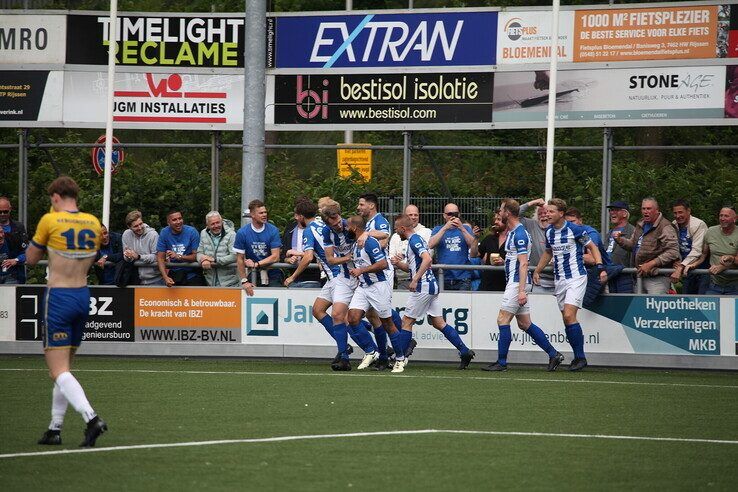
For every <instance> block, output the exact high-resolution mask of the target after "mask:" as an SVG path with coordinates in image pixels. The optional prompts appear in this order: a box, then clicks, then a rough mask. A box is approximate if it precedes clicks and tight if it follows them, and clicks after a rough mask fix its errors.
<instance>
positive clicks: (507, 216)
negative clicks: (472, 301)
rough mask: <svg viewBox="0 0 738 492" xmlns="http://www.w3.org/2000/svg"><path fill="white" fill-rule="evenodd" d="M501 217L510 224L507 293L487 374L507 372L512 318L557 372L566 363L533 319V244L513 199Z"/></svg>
mask: <svg viewBox="0 0 738 492" xmlns="http://www.w3.org/2000/svg"><path fill="white" fill-rule="evenodd" d="M500 217H501V218H502V221H503V222H505V223H506V224H507V230H508V233H507V240H506V241H505V281H506V283H507V285H506V286H505V293H504V294H503V295H502V306H500V312H499V314H498V315H497V326H498V328H499V330H500V338H499V339H498V341H497V361H496V362H493V363H492V364H490V365H489V366H487V367H483V368H482V370H484V371H506V370H507V354H508V351H509V350H510V343H512V333H511V331H510V322H511V321H512V319H513V317H515V319H516V320H517V322H518V328H520V329H521V330H523V331H525V332H526V333H528V335H530V337H531V338H532V339H533V341H535V342H536V344H537V345H538V346H539V347H541V350H543V351H544V352H546V353H547V354H548V370H549V371H555V370H556V368H557V367H558V366H559V364H561V362H563V360H564V356H563V355H561V354H560V353H559V352H558V351H557V350H556V349H555V348H554V347H553V346H552V345H551V342H549V341H548V338H546V334H545V333H543V330H541V329H540V328H539V327H538V326H536V325H535V324H533V322H531V319H530V306H528V292H529V291H530V283H529V282H528V277H529V275H528V257H529V255H530V248H531V240H530V235H529V234H528V231H526V230H525V227H524V226H523V224H521V223H520V204H519V203H518V202H517V201H515V200H513V199H512V198H506V199H505V200H503V201H502V205H501V206H500Z"/></svg>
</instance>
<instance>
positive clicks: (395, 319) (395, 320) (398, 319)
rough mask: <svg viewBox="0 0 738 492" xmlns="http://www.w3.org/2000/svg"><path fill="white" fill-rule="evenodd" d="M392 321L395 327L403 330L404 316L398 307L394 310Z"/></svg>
mask: <svg viewBox="0 0 738 492" xmlns="http://www.w3.org/2000/svg"><path fill="white" fill-rule="evenodd" d="M392 323H393V324H394V325H395V328H397V329H398V330H402V317H400V313H398V312H397V309H393V310H392Z"/></svg>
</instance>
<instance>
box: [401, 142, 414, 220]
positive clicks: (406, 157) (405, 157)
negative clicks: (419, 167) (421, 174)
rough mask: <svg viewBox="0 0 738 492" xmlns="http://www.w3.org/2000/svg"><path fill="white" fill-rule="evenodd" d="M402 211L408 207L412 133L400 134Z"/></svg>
mask: <svg viewBox="0 0 738 492" xmlns="http://www.w3.org/2000/svg"><path fill="white" fill-rule="evenodd" d="M402 136H403V138H404V140H403V147H404V149H402V210H403V211H404V210H405V207H407V206H408V205H410V164H411V159H412V148H411V145H412V138H413V136H412V132H409V131H407V132H402Z"/></svg>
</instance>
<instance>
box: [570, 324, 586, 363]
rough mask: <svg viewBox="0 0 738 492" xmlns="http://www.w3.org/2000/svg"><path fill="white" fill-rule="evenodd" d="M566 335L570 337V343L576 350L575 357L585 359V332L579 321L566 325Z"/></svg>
mask: <svg viewBox="0 0 738 492" xmlns="http://www.w3.org/2000/svg"><path fill="white" fill-rule="evenodd" d="M566 336H567V338H568V339H569V345H571V348H572V349H573V350H574V357H575V358H577V359H584V358H585V356H584V333H582V327H581V326H580V325H579V323H574V324H571V325H566Z"/></svg>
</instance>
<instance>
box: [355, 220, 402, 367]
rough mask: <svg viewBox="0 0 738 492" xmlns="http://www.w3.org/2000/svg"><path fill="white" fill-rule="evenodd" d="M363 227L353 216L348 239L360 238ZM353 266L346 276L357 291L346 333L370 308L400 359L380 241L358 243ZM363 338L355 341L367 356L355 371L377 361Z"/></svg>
mask: <svg viewBox="0 0 738 492" xmlns="http://www.w3.org/2000/svg"><path fill="white" fill-rule="evenodd" d="M365 226H366V220H365V219H364V217H362V216H361V215H355V216H353V217H351V218H350V219H349V220H348V230H349V233H350V234H351V235H354V236H356V235H359V234H361V233H362V232H363V231H364V228H365ZM353 262H354V268H351V269H350V270H349V273H350V274H351V276H352V277H354V278H358V279H359V287H358V288H357V289H356V291H355V292H354V297H353V298H352V299H351V304H349V312H348V322H349V329H351V330H352V331H356V330H360V328H359V326H360V323H361V319H362V318H363V317H364V315H365V314H366V313H367V311H368V310H369V309H370V308H373V309H374V310H375V311H376V312H377V314H378V315H379V319H380V321H381V324H382V327H383V328H384V330H385V331H386V332H387V333H388V334H389V338H390V341H391V342H392V348H393V349H394V350H395V353H396V354H398V356H401V355H402V354H404V353H405V352H404V350H401V349H400V332H399V330H398V329H397V328H396V327H395V325H394V324H393V322H392V286H391V285H390V284H389V282H388V277H389V274H388V271H389V261H387V257H386V255H385V253H384V250H383V248H382V246H381V245H380V244H379V241H377V240H376V239H375V238H374V237H371V236H370V237H368V238H367V239H366V242H365V243H364V245H363V246H361V245H359V243H358V241H357V243H356V244H355V245H354V252H353ZM375 328H376V327H375ZM363 335H364V333H363V332H361V331H358V339H356V340H357V342H358V343H360V345H361V346H362V348H363V349H364V351H365V352H367V355H366V356H365V357H364V359H363V360H362V361H361V364H359V366H358V367H357V369H366V368H367V367H369V365H370V364H372V363H374V362H376V361H377V360H378V359H379V357H380V353H379V350H377V351H374V352H371V351H368V350H367V348H365V347H369V349H370V348H371V344H369V343H368V342H366V341H364V340H363V338H362V337H363ZM367 335H368V333H367ZM370 338H371V337H370Z"/></svg>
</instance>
